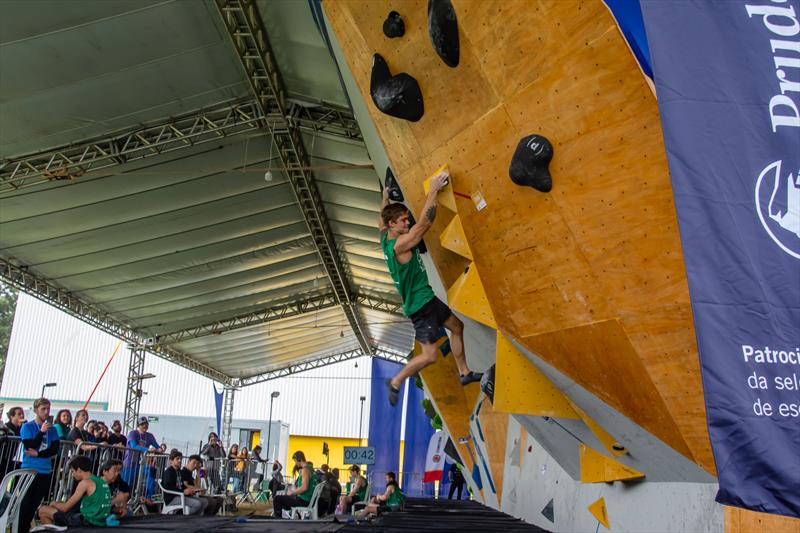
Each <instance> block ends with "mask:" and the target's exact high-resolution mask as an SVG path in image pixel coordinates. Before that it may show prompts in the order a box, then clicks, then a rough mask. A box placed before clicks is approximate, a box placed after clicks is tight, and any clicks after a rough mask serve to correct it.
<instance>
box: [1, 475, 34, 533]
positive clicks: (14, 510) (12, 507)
mask: <svg viewBox="0 0 800 533" xmlns="http://www.w3.org/2000/svg"><path fill="white" fill-rule="evenodd" d="M35 477H36V470H33V469H31V468H25V469H19V470H12V471H11V472H9V473H8V474H6V476H5V477H4V478H3V481H2V485H1V486H0V502H2V503H3V504H5V508H4V509H3V510H2V513H3V514H2V515H0V531H2V532H3V533H5V531H6V530H7V529H8V527H9V526H11V533H17V530H18V528H19V524H17V522H19V520H18V518H19V508H20V507H21V506H22V499H23V498H24V497H25V493H27V492H28V489H29V488H30V486H31V484H32V483H33V480H34V478H35ZM12 483H13V486H12V488H11V489H10V490H9V488H8V487H9V486H11V484H12Z"/></svg>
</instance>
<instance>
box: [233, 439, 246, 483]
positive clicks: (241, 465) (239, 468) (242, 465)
mask: <svg viewBox="0 0 800 533" xmlns="http://www.w3.org/2000/svg"><path fill="white" fill-rule="evenodd" d="M249 456H250V452H248V451H247V448H246V447H242V451H240V452H239V461H238V462H237V463H236V475H237V476H239V488H240V489H241V490H242V492H247V474H248V468H247V459H248V457H249ZM233 492H236V491H233Z"/></svg>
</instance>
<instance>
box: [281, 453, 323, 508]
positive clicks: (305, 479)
mask: <svg viewBox="0 0 800 533" xmlns="http://www.w3.org/2000/svg"><path fill="white" fill-rule="evenodd" d="M292 460H293V461H294V464H295V466H296V467H297V471H298V472H299V474H298V476H297V480H296V481H295V484H294V488H293V489H290V490H288V491H286V494H284V495H282V496H275V498H273V500H272V502H273V503H272V506H273V512H274V514H275V516H276V517H277V518H282V517H283V511H284V510H287V511H288V510H290V509H291V508H292V507H307V506H308V504H309V502H310V501H311V495H312V494H313V493H314V488H315V487H316V486H317V477H316V476H315V475H314V467H313V466H312V465H311V463H309V462H307V461H306V456H305V454H304V453H303V452H301V451H296V452H294V455H292Z"/></svg>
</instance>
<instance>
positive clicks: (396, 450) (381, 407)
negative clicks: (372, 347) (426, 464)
mask: <svg viewBox="0 0 800 533" xmlns="http://www.w3.org/2000/svg"><path fill="white" fill-rule="evenodd" d="M401 368H403V365H401V364H399V363H395V362H393V361H387V360H386V359H380V358H378V357H374V358H373V359H372V386H371V393H370V394H371V395H370V400H369V445H370V446H373V447H374V448H375V464H374V465H372V466H371V467H368V468H367V470H368V471H369V473H370V476H371V478H372V487H373V494H377V493H383V487H384V485H385V484H386V479H384V476H386V472H394V473H395V474H397V473H398V469H399V468H398V467H399V466H400V429H401V424H402V419H403V402H404V401H405V399H404V395H405V390H406V384H405V383H403V385H402V386H401V387H400V398H399V400H398V402H397V405H396V406H394V407H392V405H391V404H390V403H389V390H388V389H387V388H386V383H385V382H386V380H387V379H389V378H391V377H392V376H394V375H395V374H397V373H398V372H399V371H400V369H401ZM411 386H412V387H413V386H414V384H413V383H412V384H411Z"/></svg>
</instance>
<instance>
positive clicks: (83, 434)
mask: <svg viewBox="0 0 800 533" xmlns="http://www.w3.org/2000/svg"><path fill="white" fill-rule="evenodd" d="M87 420H89V413H88V412H87V411H86V409H79V410H78V411H76V412H75V424H74V425H73V426H72V429H71V430H70V432H69V435H67V440H70V441H72V442H74V443H75V444H77V445H79V446H82V445H83V444H84V443H92V442H94V435H92V434H91V433H89V432H88V431H87V430H86V421H87ZM81 449H93V447H90V448H83V447H82V448H81Z"/></svg>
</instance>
